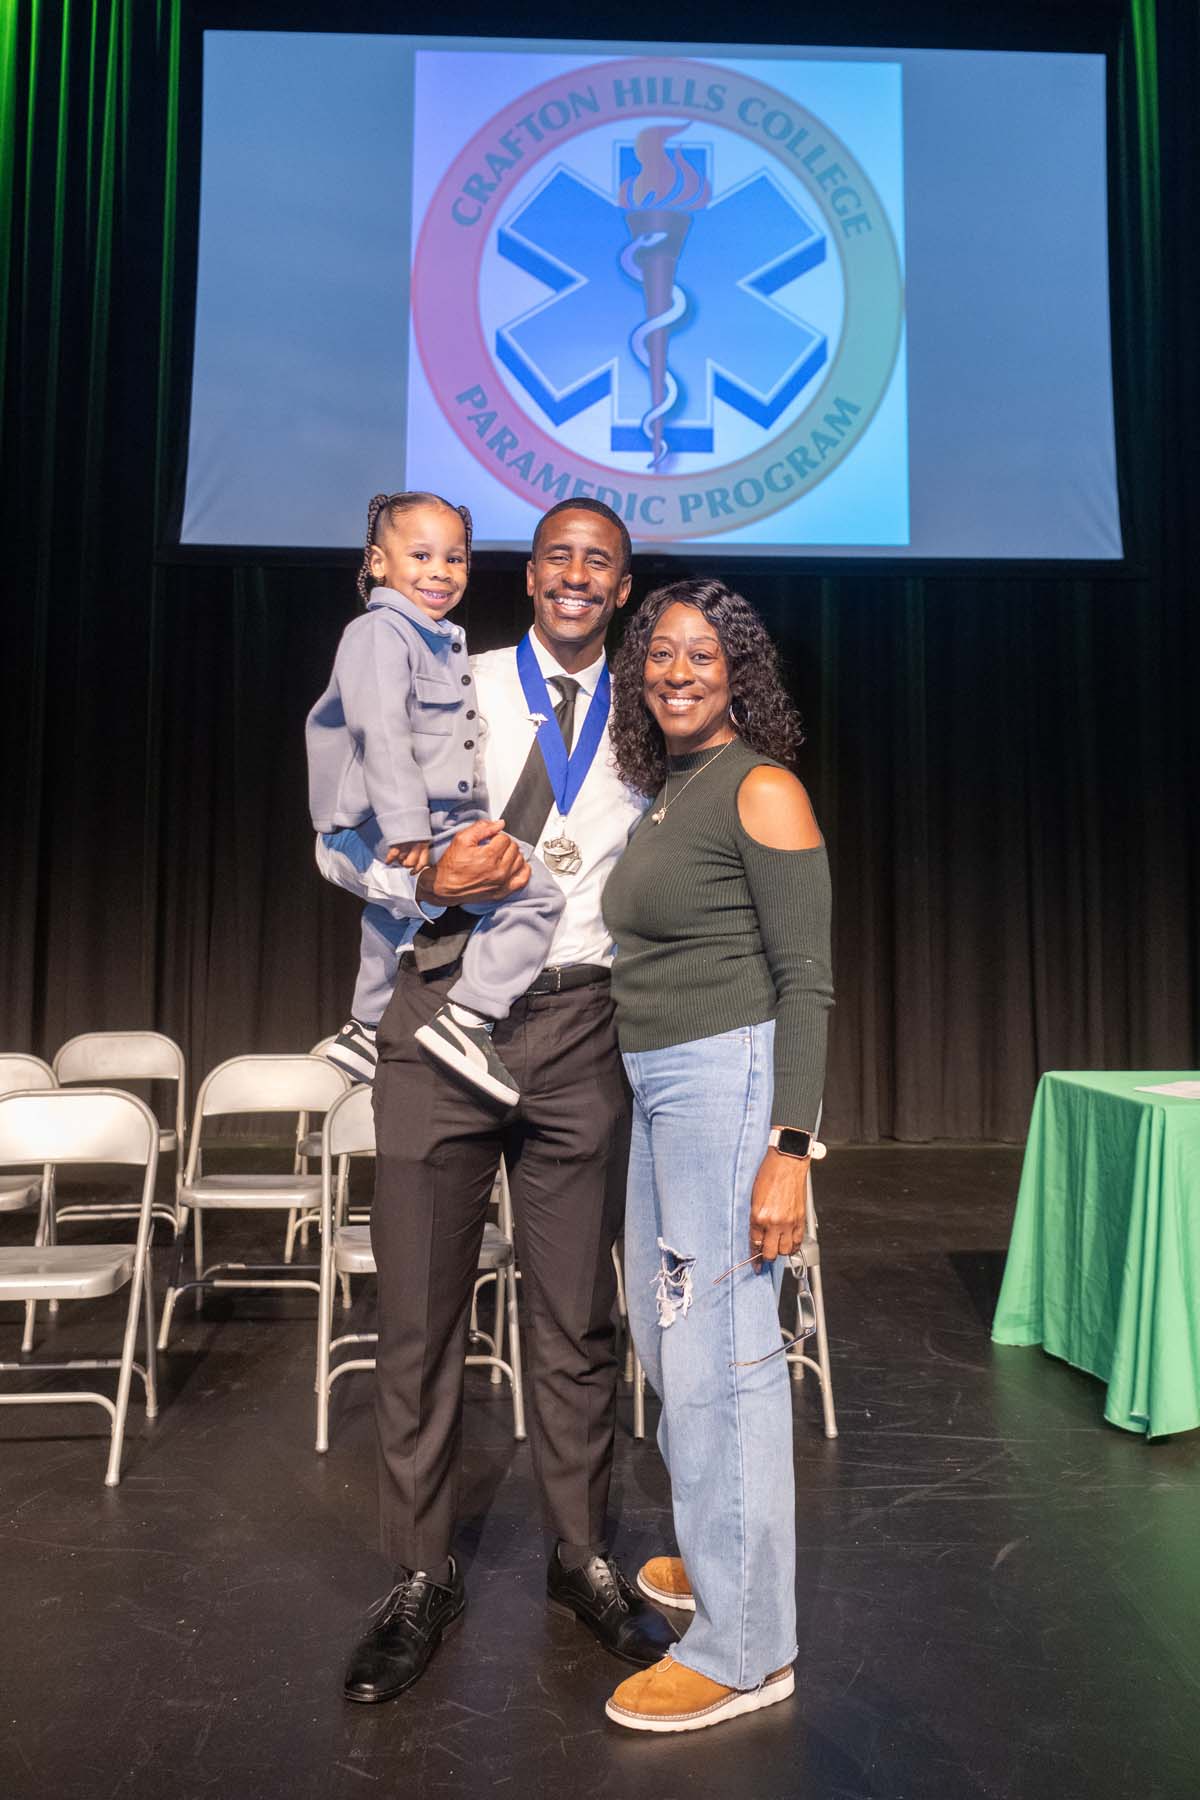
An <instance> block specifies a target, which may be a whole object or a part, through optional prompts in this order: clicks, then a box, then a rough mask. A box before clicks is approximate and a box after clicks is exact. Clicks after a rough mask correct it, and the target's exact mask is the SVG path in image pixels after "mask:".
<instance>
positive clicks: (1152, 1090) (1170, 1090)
mask: <svg viewBox="0 0 1200 1800" xmlns="http://www.w3.org/2000/svg"><path fill="white" fill-rule="evenodd" d="M1135 1091H1136V1092H1137V1093H1139V1094H1173V1095H1174V1096H1175V1098H1176V1100H1200V1081H1164V1082H1163V1083H1162V1085H1161V1086H1160V1087H1140V1088H1138V1089H1136V1090H1135Z"/></svg>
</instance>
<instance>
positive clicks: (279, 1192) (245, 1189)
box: [186, 1175, 321, 1212]
mask: <svg viewBox="0 0 1200 1800" xmlns="http://www.w3.org/2000/svg"><path fill="white" fill-rule="evenodd" d="M186 1191H187V1195H188V1202H187V1203H188V1205H189V1206H201V1207H203V1209H204V1211H205V1212H214V1211H217V1210H219V1209H220V1208H221V1207H227V1208H230V1209H233V1210H235V1211H242V1210H245V1211H253V1209H254V1208H255V1207H258V1208H260V1209H262V1210H265V1211H271V1212H278V1211H279V1210H280V1208H281V1207H285V1206H306V1205H307V1204H308V1202H309V1201H310V1200H319V1199H320V1198H321V1177H320V1176H319V1175H202V1176H201V1177H200V1178H199V1180H197V1181H193V1182H191V1183H190V1184H189V1185H188V1187H187V1190H186Z"/></svg>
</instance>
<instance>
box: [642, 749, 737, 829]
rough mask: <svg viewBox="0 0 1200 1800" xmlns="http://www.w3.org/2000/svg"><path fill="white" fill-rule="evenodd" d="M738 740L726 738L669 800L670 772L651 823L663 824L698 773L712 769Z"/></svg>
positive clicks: (701, 773) (651, 817)
mask: <svg viewBox="0 0 1200 1800" xmlns="http://www.w3.org/2000/svg"><path fill="white" fill-rule="evenodd" d="M736 742H737V739H736V738H726V740H725V742H724V743H723V744H722V745H721V748H720V749H719V750H718V751H717V754H716V755H715V756H710V757H709V759H708V761H707V762H703V763H701V764H700V767H699V768H698V769H693V770H692V772H691V774H690V775H689V776H688V778H687V780H686V781H685V782H684V784H683V787H681V788H680V789H679V790H678V792H677V793H674V794H672V795H671V798H670V799H669V800H668V799H667V787H668V785H669V783H670V780H671V777H670V774H668V775H667V779H666V781H665V782H664V783H663V803H662V805H661V806H660V807H659V808H658V809H657V810H656V811H655V812H652V813H651V814H650V823H651V824H652V825H661V824H662V822H663V820H664V819H665V818H666V816H667V813H668V812H669V810H670V809H671V807H673V806H674V804H675V802H676V801H677V800H678V798H679V795H680V794H682V793H683V792H684V789H686V788H689V787H691V785H692V783H693V781H695V779H696V777H697V775H703V773H704V771H705V769H711V768H712V766H713V764H714V763H715V762H719V761H720V759H721V757H722V756H724V754H725V752H726V751H727V750H728V748H729V746H730V744H734V743H736Z"/></svg>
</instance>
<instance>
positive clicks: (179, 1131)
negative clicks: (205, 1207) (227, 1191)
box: [54, 1031, 187, 1229]
mask: <svg viewBox="0 0 1200 1800" xmlns="http://www.w3.org/2000/svg"><path fill="white" fill-rule="evenodd" d="M54 1073H55V1076H56V1077H57V1079H58V1082H59V1085H60V1086H62V1087H66V1086H67V1085H68V1083H70V1082H88V1083H89V1084H90V1085H101V1086H104V1087H115V1086H119V1085H120V1084H121V1083H122V1082H126V1081H167V1082H172V1083H173V1084H174V1087H175V1123H174V1125H163V1124H162V1123H161V1122H159V1130H158V1153H159V1156H160V1157H164V1156H171V1157H174V1159H175V1205H174V1206H168V1205H167V1204H166V1202H165V1201H158V1202H156V1204H155V1207H154V1217H155V1218H156V1219H165V1220H166V1221H167V1222H168V1224H169V1225H170V1226H171V1227H172V1229H174V1228H176V1227H177V1226H178V1224H179V1214H178V1204H179V1188H180V1184H181V1183H182V1180H183V1151H184V1137H185V1134H186V1131H187V1064H186V1063H185V1061H184V1056H183V1051H182V1050H181V1049H180V1048H179V1045H178V1044H177V1043H176V1042H175V1041H174V1039H173V1038H169V1037H167V1036H166V1035H165V1034H164V1033H163V1032H161V1031H85V1032H83V1033H81V1034H80V1036H78V1037H73V1038H68V1039H67V1042H66V1043H65V1044H64V1045H63V1046H62V1048H61V1049H60V1050H59V1052H58V1054H57V1056H56V1057H55V1058H54ZM136 1213H137V1206H136V1204H134V1203H132V1202H125V1201H117V1202H115V1203H107V1202H103V1201H94V1202H92V1203H91V1204H90V1205H88V1206H63V1207H59V1209H58V1215H57V1216H58V1218H59V1220H62V1219H130V1218H133V1217H135V1216H136Z"/></svg>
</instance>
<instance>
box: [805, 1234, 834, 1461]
mask: <svg viewBox="0 0 1200 1800" xmlns="http://www.w3.org/2000/svg"><path fill="white" fill-rule="evenodd" d="M809 1282H810V1284H811V1287H812V1291H813V1300H814V1302H815V1305H816V1313H817V1363H818V1365H819V1367H820V1370H821V1408H822V1411H823V1412H824V1415H825V1436H826V1437H827V1438H835V1437H836V1436H837V1434H838V1428H837V1414H836V1413H835V1412H834V1410H833V1374H832V1372H831V1370H830V1367H829V1334H828V1332H827V1331H826V1329H825V1296H824V1294H823V1293H822V1291H821V1271H820V1268H819V1267H818V1268H816V1269H812V1270H810V1271H809Z"/></svg>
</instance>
